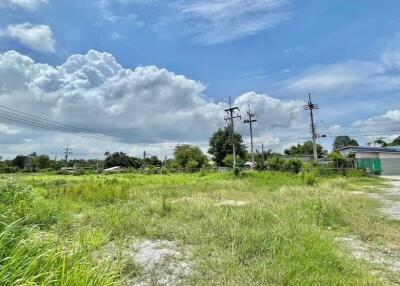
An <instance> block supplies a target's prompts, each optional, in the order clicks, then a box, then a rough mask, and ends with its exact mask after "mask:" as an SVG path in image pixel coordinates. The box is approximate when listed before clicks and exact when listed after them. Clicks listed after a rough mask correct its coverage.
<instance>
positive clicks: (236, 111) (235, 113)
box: [225, 96, 242, 169]
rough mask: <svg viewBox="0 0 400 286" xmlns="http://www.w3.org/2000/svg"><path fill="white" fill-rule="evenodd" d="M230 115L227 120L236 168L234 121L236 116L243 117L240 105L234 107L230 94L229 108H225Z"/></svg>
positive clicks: (234, 166)
mask: <svg viewBox="0 0 400 286" xmlns="http://www.w3.org/2000/svg"><path fill="white" fill-rule="evenodd" d="M225 112H226V113H227V114H228V116H226V117H225V121H226V122H228V127H229V129H230V131H231V140H232V146H233V147H232V149H233V169H235V168H236V150H235V126H234V124H233V121H234V119H235V118H239V119H242V117H241V116H240V114H239V112H240V110H239V107H232V102H231V97H230V96H229V108H228V109H225Z"/></svg>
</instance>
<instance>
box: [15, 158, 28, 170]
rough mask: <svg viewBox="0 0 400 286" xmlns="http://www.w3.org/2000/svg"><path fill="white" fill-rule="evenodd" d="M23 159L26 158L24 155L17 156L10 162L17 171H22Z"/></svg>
mask: <svg viewBox="0 0 400 286" xmlns="http://www.w3.org/2000/svg"><path fill="white" fill-rule="evenodd" d="M25 158H26V156H24V155H17V157H15V158H14V159H13V160H12V165H13V166H15V167H17V168H18V169H23V168H24V167H25Z"/></svg>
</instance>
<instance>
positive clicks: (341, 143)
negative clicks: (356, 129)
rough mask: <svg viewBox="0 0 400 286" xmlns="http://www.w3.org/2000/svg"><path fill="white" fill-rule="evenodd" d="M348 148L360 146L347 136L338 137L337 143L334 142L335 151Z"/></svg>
mask: <svg viewBox="0 0 400 286" xmlns="http://www.w3.org/2000/svg"><path fill="white" fill-rule="evenodd" d="M347 146H358V142H357V141H356V140H355V139H353V138H351V137H349V136H347V135H339V136H336V138H335V141H334V142H333V149H334V150H336V149H338V148H342V147H347Z"/></svg>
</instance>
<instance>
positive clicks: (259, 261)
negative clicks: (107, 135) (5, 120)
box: [0, 173, 400, 285]
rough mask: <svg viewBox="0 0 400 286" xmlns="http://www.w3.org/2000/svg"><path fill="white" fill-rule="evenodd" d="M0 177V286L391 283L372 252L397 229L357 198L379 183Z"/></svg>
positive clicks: (392, 242) (392, 276) (226, 177)
mask: <svg viewBox="0 0 400 286" xmlns="http://www.w3.org/2000/svg"><path fill="white" fill-rule="evenodd" d="M10 178H11V179H10ZM1 180H2V187H1V188H2V191H3V194H6V193H7V192H9V193H10V194H12V195H8V196H7V195H2V196H0V209H1V210H2V217H1V220H2V221H3V224H2V226H1V234H0V259H1V262H0V285H387V284H398V283H400V275H398V274H396V272H398V271H397V270H398V269H396V266H398V265H397V264H396V263H397V262H398V261H397V260H396V261H392V262H393V263H392V264H390V263H385V261H386V260H385V259H386V258H385V257H383V256H384V255H385V253H392V254H393V255H392V256H393V257H395V256H396V255H397V254H398V253H399V252H398V251H399V250H400V242H399V241H400V239H399V238H400V227H399V226H400V225H399V224H398V223H397V222H396V221H390V220H388V219H387V218H385V217H384V216H383V215H382V214H381V213H380V212H379V208H380V207H381V202H379V201H376V200H374V199H373V198H371V197H370V196H364V195H363V194H364V193H365V192H372V191H376V190H377V188H378V187H379V186H384V182H383V181H382V180H379V179H375V178H364V177H353V178H346V177H328V178H317V183H316V184H315V185H313V186H308V185H307V184H306V182H305V180H304V179H302V178H301V176H299V175H295V174H285V173H242V174H241V175H240V177H239V178H234V177H233V175H232V174H230V173H210V174H173V175H172V174H171V175H139V174H119V175H83V176H61V175H50V174H49V175H44V174H40V175H39V174H38V175H19V176H11V177H3V178H2V179H1ZM29 186H32V187H33V189H32V190H33V194H32V195H31V194H30V188H29ZM16 189H17V190H19V191H18V192H17V194H15V191H10V190H16ZM369 247H371V249H372V247H373V249H375V250H376V252H374V251H372V250H371V251H370V250H369ZM379 249H385V250H388V251H386V252H385V251H380V252H379ZM389 250H390V251H389ZM357 251H358V252H357ZM363 251H364V252H368V253H369V254H371V255H373V254H374V253H375V254H376V255H374V256H373V257H372V258H368V257H367V258H365V257H362V256H363V253H364V252H363ZM354 253H355V254H357V253H358V255H354ZM364 254H365V253H364ZM379 255H383V256H382V257H381V256H379ZM364 256H365V255H364ZM376 257H377V258H376ZM397 257H398V256H397ZM363 258H365V259H363ZM375 258H376V259H375ZM379 258H380V260H379ZM380 261H383V263H380ZM390 261H391V260H390ZM399 269H400V268H399Z"/></svg>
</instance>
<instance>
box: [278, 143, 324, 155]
mask: <svg viewBox="0 0 400 286" xmlns="http://www.w3.org/2000/svg"><path fill="white" fill-rule="evenodd" d="M284 153H285V154H286V155H290V156H299V155H312V154H313V142H312V141H307V142H305V143H304V144H297V145H296V146H292V147H290V148H289V149H285V151H284ZM324 153H325V151H324V148H323V147H322V146H321V145H319V144H317V155H318V158H321V157H322V155H323V154H324Z"/></svg>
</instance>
